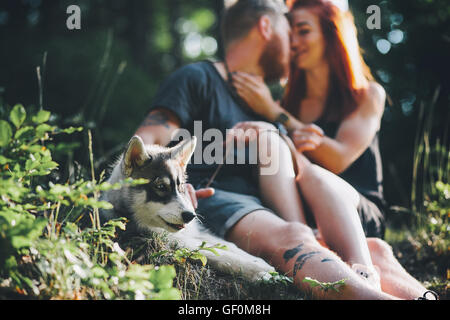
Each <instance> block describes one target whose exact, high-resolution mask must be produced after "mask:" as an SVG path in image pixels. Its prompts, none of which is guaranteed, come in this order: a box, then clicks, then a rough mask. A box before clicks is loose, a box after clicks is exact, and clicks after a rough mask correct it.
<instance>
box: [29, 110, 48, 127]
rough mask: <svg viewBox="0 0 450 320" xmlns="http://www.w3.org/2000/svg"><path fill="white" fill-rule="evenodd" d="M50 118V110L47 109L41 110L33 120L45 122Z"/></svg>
mask: <svg viewBox="0 0 450 320" xmlns="http://www.w3.org/2000/svg"><path fill="white" fill-rule="evenodd" d="M49 118H50V111H46V110H39V112H38V113H37V114H36V115H35V116H33V118H32V119H33V122H34V123H37V124H39V123H44V122H47V121H48V119H49Z"/></svg>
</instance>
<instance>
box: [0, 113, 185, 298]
mask: <svg viewBox="0 0 450 320" xmlns="http://www.w3.org/2000/svg"><path fill="white" fill-rule="evenodd" d="M50 117H51V114H50V112H48V111H46V110H40V111H38V112H37V113H35V114H27V112H26V110H25V108H24V107H23V106H22V105H20V104H18V105H15V106H14V107H13V108H12V110H11V111H10V112H9V114H8V117H7V119H9V121H8V120H5V119H2V120H0V166H1V167H0V194H1V198H0V248H1V250H0V280H2V281H0V283H1V286H3V287H5V286H6V287H8V288H10V289H11V290H14V291H16V292H18V293H20V294H24V295H30V296H33V297H35V298H37V297H39V298H44V299H45V298H52V299H179V298H180V293H179V291H178V290H177V289H176V288H174V287H173V279H174V277H175V269H174V268H173V266H161V267H154V266H152V265H138V264H132V263H131V262H130V261H129V260H128V258H127V253H125V252H124V251H123V250H122V249H121V248H120V246H119V245H118V243H117V242H116V241H115V238H116V234H117V230H125V228H126V221H125V219H124V218H122V219H116V220H111V221H108V222H106V223H105V224H104V225H103V226H100V219H99V209H111V208H112V206H111V204H110V203H108V202H106V201H101V200H99V194H100V192H101V191H106V190H111V189H115V190H117V189H119V188H121V187H123V186H135V185H139V184H145V183H148V181H147V180H145V179H137V180H132V179H126V180H125V181H123V182H121V183H116V184H113V185H111V184H109V183H107V182H96V181H95V179H94V177H93V178H92V180H88V181H85V180H84V179H82V178H80V179H78V180H76V181H74V182H73V183H69V182H67V183H65V184H61V183H55V182H53V181H51V178H50V174H51V173H54V172H55V171H56V169H57V168H58V167H59V164H58V163H57V162H55V161H54V160H53V158H52V153H51V151H50V150H49V149H48V148H47V146H46V142H48V141H51V140H54V139H55V137H56V136H57V135H60V134H72V133H74V132H79V131H81V130H82V128H73V127H69V128H67V129H60V128H58V127H57V126H54V125H51V124H49V123H48V121H49V119H50ZM11 124H12V125H11ZM54 147H56V149H57V148H58V145H56V146H54ZM90 151H91V150H90ZM85 215H89V217H90V219H91V222H92V227H84V228H82V227H81V224H80V222H79V221H80V220H81V219H82V218H83V216H85Z"/></svg>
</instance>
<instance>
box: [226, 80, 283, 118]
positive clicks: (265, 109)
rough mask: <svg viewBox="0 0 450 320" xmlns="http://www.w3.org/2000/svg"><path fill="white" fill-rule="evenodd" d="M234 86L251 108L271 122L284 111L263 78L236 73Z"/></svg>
mask: <svg viewBox="0 0 450 320" xmlns="http://www.w3.org/2000/svg"><path fill="white" fill-rule="evenodd" d="M233 85H234V86H235V88H236V91H237V93H238V94H239V96H241V98H242V99H244V101H245V102H246V103H247V104H248V105H249V107H250V108H251V109H252V110H253V111H254V112H256V113H257V114H259V115H261V116H263V117H265V118H266V119H268V120H269V121H274V120H275V118H276V117H277V116H278V114H279V113H280V112H281V111H282V109H281V107H280V106H279V105H278V104H277V103H276V102H275V101H273V98H272V94H271V93H270V90H269V88H268V87H267V86H266V84H265V83H264V79H263V78H262V77H261V76H255V75H251V74H248V73H245V72H234V73H233Z"/></svg>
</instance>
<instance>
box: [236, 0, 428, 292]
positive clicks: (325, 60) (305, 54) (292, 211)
mask: <svg viewBox="0 0 450 320" xmlns="http://www.w3.org/2000/svg"><path fill="white" fill-rule="evenodd" d="M287 2H288V5H289V6H290V9H291V10H290V13H289V19H290V23H291V53H292V54H291V68H290V74H289V79H288V85H287V90H286V93H285V96H284V99H283V103H282V106H281V105H280V104H278V103H277V102H275V101H273V99H272V96H271V95H270V91H269V89H268V88H267V87H266V85H265V84H264V81H263V79H261V78H260V77H256V76H254V75H250V74H246V73H242V72H236V73H233V75H232V76H233V84H234V86H235V88H236V90H237V92H238V93H239V95H240V96H241V97H242V98H243V99H244V100H245V101H246V102H247V104H248V105H249V106H250V107H251V108H252V109H253V111H255V112H256V113H259V114H261V115H263V116H264V117H265V118H266V119H267V120H269V121H270V122H282V124H283V125H284V126H285V127H286V129H287V130H288V132H289V134H290V136H291V138H292V140H293V142H294V144H295V147H296V149H297V151H298V154H297V158H301V159H305V158H304V157H303V155H302V154H304V155H306V157H307V158H309V160H310V161H312V162H313V163H315V164H316V165H315V168H314V169H313V171H311V170H308V172H314V174H315V175H321V176H322V177H325V178H324V179H320V180H317V183H315V182H314V180H311V179H312V178H313V177H312V176H311V177H303V178H302V180H303V182H301V181H300V182H299V184H298V186H299V189H300V191H301V194H302V196H301V199H303V200H304V201H305V203H306V204H307V206H306V207H310V208H311V211H312V212H313V214H314V218H315V221H316V223H317V225H318V229H319V230H320V232H321V234H322V237H323V240H324V241H323V242H324V243H325V244H326V245H327V246H329V247H331V249H333V250H335V251H337V252H338V253H339V254H340V256H341V257H342V258H343V259H344V261H348V262H351V261H352V260H359V261H361V262H363V263H362V265H361V263H359V264H355V265H354V266H356V267H357V268H361V269H362V270H364V271H363V273H365V272H366V271H368V272H372V273H374V271H373V267H372V266H371V259H372V260H373V262H374V264H375V265H378V267H380V268H381V269H382V270H381V271H382V272H381V285H382V287H383V291H385V292H389V293H391V294H393V295H396V296H398V297H403V298H411V297H414V296H415V295H416V296H417V294H418V293H420V292H423V290H424V287H423V286H422V285H421V284H420V283H418V282H417V281H416V280H415V279H414V278H412V277H411V276H410V275H409V274H407V273H406V271H405V270H404V269H403V268H402V267H401V266H400V264H399V263H398V261H397V260H396V259H395V258H394V256H393V254H392V251H391V250H390V248H389V246H388V245H387V244H386V243H385V242H383V241H382V240H380V239H370V238H368V240H367V244H368V246H369V250H370V255H371V257H367V247H364V245H365V244H364V245H363V244H361V243H359V242H358V241H356V240H357V239H361V235H360V232H359V231H358V230H359V228H361V227H358V224H359V222H357V221H355V218H356V219H357V213H356V210H355V209H354V208H353V209H352V208H350V207H351V206H356V207H357V208H356V209H357V211H358V214H359V218H360V219H361V222H362V226H363V229H364V232H365V234H366V236H368V237H377V238H383V235H384V217H383V214H382V209H383V195H382V168H381V160H380V154H379V148H378V130H379V128H380V122H381V117H382V115H383V111H384V103H385V92H384V90H383V88H382V87H381V86H380V85H379V84H377V83H376V82H375V81H374V80H373V77H372V75H371V73H370V70H369V68H368V67H367V65H366V64H365V63H364V61H363V59H362V56H361V54H360V47H359V45H358V41H357V37H356V28H355V25H354V22H353V17H352V15H351V13H350V12H348V11H343V10H340V9H339V8H338V7H337V6H335V5H334V4H333V3H332V2H331V1H323V0H298V1H287ZM303 161H304V160H303ZM317 165H318V166H317ZM323 168H324V169H326V170H324V169H323ZM333 173H334V174H336V175H339V176H340V177H341V178H342V179H340V178H338V177H337V176H336V175H334V174H333ZM305 174H308V173H307V172H306V171H305ZM264 179H266V180H264ZM308 179H309V180H308ZM278 180H279V181H277V180H275V179H274V178H273V177H262V178H261V179H260V183H261V192H262V196H263V198H265V200H266V201H268V202H269V204H271V205H272V206H273V207H275V208H276V209H279V210H277V212H289V216H283V218H284V219H286V220H289V221H298V222H302V223H305V221H306V220H307V219H306V217H305V214H304V212H305V210H304V209H303V205H302V204H300V203H299V201H300V202H301V200H299V199H300V198H298V197H297V198H296V196H292V193H290V197H291V198H292V201H289V202H287V201H285V200H281V201H279V200H278V199H281V198H280V197H277V196H276V195H277V194H278V193H279V190H286V186H287V185H288V182H286V181H288V179H278ZM281 180H283V181H281ZM344 180H345V181H346V182H347V183H346V182H345V181H344ZM320 181H328V182H329V183H327V184H324V183H321V182H320ZM349 184H350V185H351V186H352V187H353V188H354V189H356V190H357V191H358V193H356V192H355V190H354V189H353V188H351V187H350V186H349ZM326 189H327V192H326V194H331V193H330V192H328V191H329V190H328V189H333V190H336V192H335V195H334V196H333V197H330V199H322V198H320V195H321V194H325V193H324V192H323V191H324V190H326ZM294 198H295V199H294ZM283 199H284V198H283ZM355 199H356V200H355ZM345 205H348V208H345V207H343V206H345ZM287 206H291V207H290V208H288V209H289V210H286V209H287V208H286V207H287ZM281 209H282V210H281ZM353 211H355V213H354V214H353ZM345 212H347V213H345ZM352 239H353V240H352ZM362 239H363V240H362V241H364V235H363V237H362ZM358 245H359V246H358ZM346 246H347V247H346ZM355 258H357V259H355ZM378 281H379V280H378ZM374 282H376V279H374Z"/></svg>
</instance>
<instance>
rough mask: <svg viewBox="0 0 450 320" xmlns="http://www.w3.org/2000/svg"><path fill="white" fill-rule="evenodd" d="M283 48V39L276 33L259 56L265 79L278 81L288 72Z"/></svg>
mask: <svg viewBox="0 0 450 320" xmlns="http://www.w3.org/2000/svg"><path fill="white" fill-rule="evenodd" d="M281 48H282V44H281V39H280V37H279V36H278V35H277V34H276V33H275V34H274V35H273V37H272V39H271V40H270V41H269V42H268V43H267V44H266V47H265V48H264V51H263V53H262V54H261V57H260V58H259V65H260V67H261V68H262V70H263V72H264V80H265V81H267V82H274V81H278V80H280V79H281V78H283V77H284V76H286V74H287V70H288V69H287V68H288V67H287V65H285V64H284V63H283V61H282V60H281V54H282V52H281V50H282V49H281Z"/></svg>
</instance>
